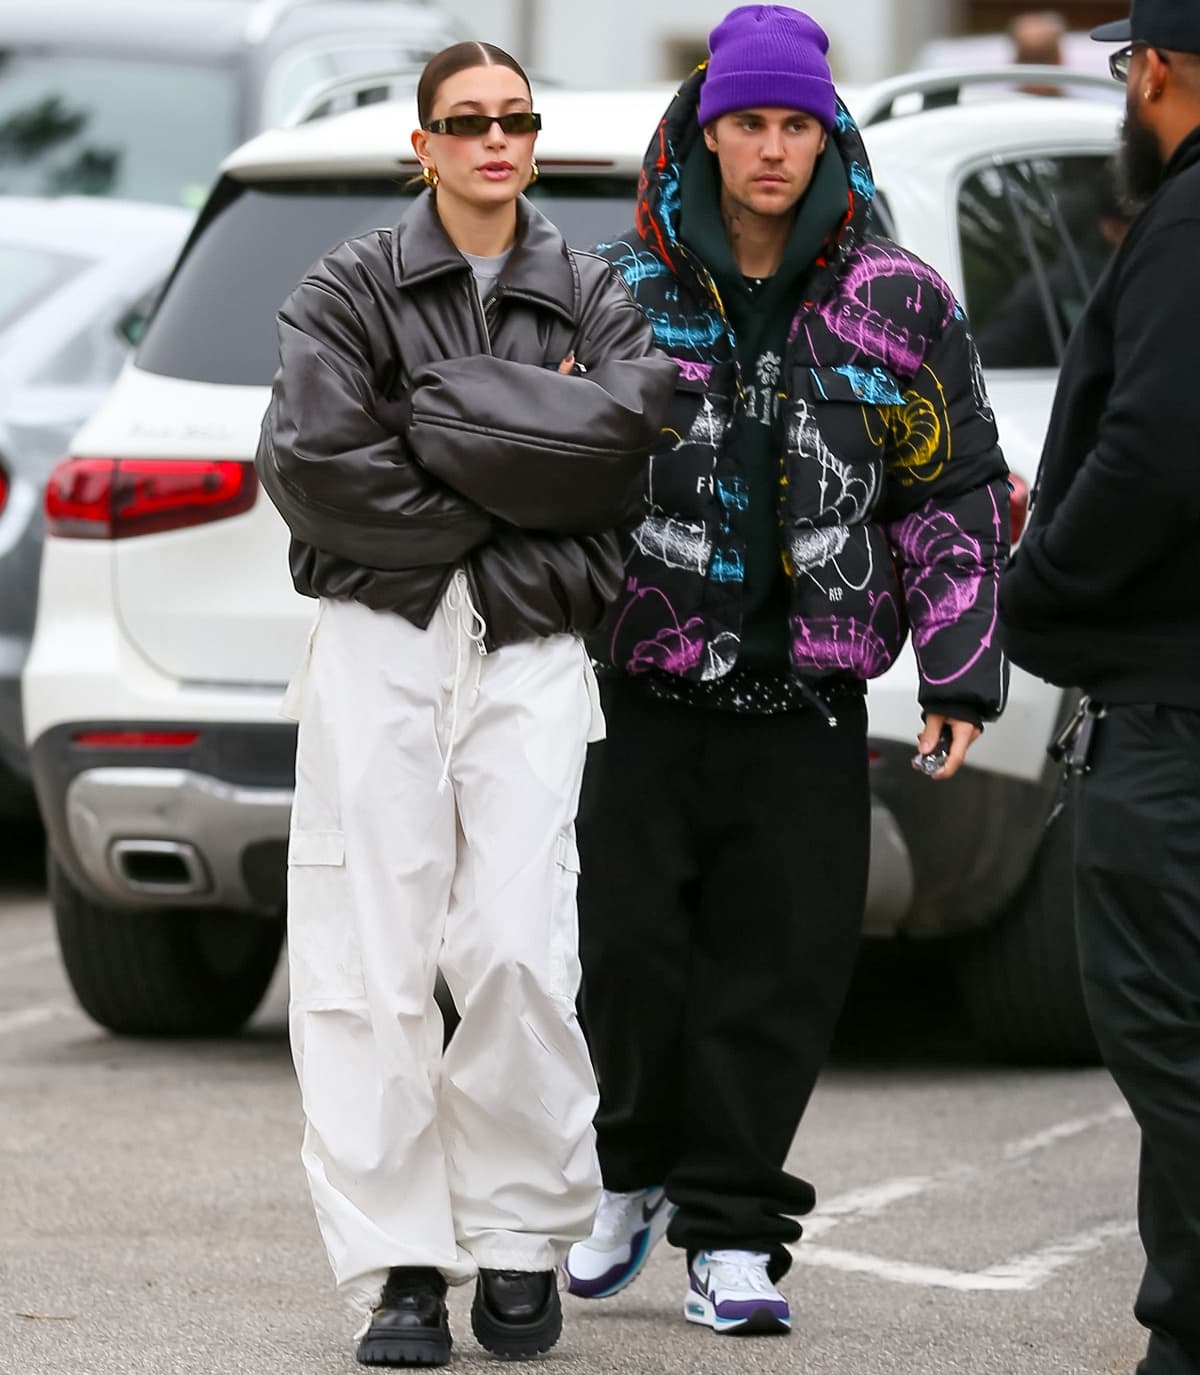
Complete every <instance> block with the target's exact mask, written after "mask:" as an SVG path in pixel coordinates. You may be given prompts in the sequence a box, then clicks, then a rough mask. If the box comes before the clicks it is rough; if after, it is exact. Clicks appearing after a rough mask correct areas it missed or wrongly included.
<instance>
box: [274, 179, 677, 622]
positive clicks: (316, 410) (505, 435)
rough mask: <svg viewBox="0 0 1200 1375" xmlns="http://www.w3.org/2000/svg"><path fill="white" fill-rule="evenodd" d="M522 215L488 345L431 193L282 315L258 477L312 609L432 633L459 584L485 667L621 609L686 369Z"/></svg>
mask: <svg viewBox="0 0 1200 1375" xmlns="http://www.w3.org/2000/svg"><path fill="white" fill-rule="evenodd" d="M517 215H518V218H517V238H516V243H515V246H514V248H513V252H512V255H511V257H510V258H509V260H508V262H507V264H506V266H505V270H504V273H503V275H502V277H501V279H500V282H499V283H498V285H497V291H496V294H497V304H496V309H495V311H494V319H493V322H492V325H491V328H490V329H489V326H488V323H487V321H486V320H485V316H484V312H483V310H482V308H481V306H480V303H479V300H478V293H477V291H476V287H475V282H474V278H473V276H472V273H471V269H470V267H469V266H468V264H467V262H466V260H465V259H464V258H463V257H462V255H461V254H460V253H459V252H458V250H457V249H456V248H455V247H454V246H453V244H452V243H451V242H450V240H449V238H448V237H447V236H446V233H445V231H444V230H443V228H442V226H441V222H440V221H439V219H438V217H437V214H436V212H435V210H434V205H433V196H432V194H431V193H428V192H427V193H424V194H422V195H421V196H420V197H419V198H418V199H417V200H416V201H415V202H414V204H413V205H412V207H411V208H410V209H409V210H408V211H407V212H406V213H405V215H404V217H403V218H402V219H401V221H400V223H399V225H398V226H397V227H396V229H395V230H376V231H373V232H371V233H369V234H365V235H363V236H361V237H359V238H356V239H351V240H348V241H347V242H345V243H343V244H341V245H339V246H338V247H337V248H335V249H334V250H333V251H332V252H330V253H329V254H327V255H326V256H325V257H324V258H323V259H322V260H321V261H320V262H319V263H318V264H317V265H316V266H315V267H314V268H313V269H312V270H311V271H310V272H309V273H308V275H307V276H306V277H305V278H304V280H303V281H302V282H301V283H300V285H299V286H298V287H297V288H296V289H295V291H293V293H292V294H291V296H290V297H289V298H288V300H287V301H286V302H285V303H284V306H283V309H282V310H281V311H280V314H279V354H280V367H279V370H278V372H277V373H276V375H275V382H274V387H273V391H272V395H271V403H270V405H269V406H268V408H267V412H266V415H265V416H264V418H263V425H262V435H261V439H260V442H259V448H258V460H257V468H258V474H259V478H260V480H261V481H262V484H263V486H264V488H265V489H266V491H267V493H268V495H269V496H270V498H271V500H272V501H273V502H274V503H275V505H276V506H277V507H278V509H279V511H280V512H281V514H282V515H283V518H284V520H285V521H286V522H287V524H288V527H289V528H290V530H291V532H292V547H291V569H292V578H293V581H294V582H295V585H296V588H297V590H298V591H300V592H302V593H304V594H305V595H307V596H313V597H335V598H352V599H354V600H356V601H359V602H362V603H363V604H365V605H366V606H369V607H371V608H373V609H375V610H379V611H394V612H397V613H399V614H400V615H402V616H404V617H405V618H406V619H407V620H409V621H412V622H413V623H414V624H415V625H418V626H421V627H424V626H426V625H428V624H429V621H430V618H431V617H432V615H433V613H434V610H435V609H436V607H437V605H438V602H439V600H440V598H441V596H442V593H443V591H444V589H445V587H446V584H447V583H448V582H449V580H450V578H451V576H452V574H453V572H454V570H455V569H456V568H458V567H462V568H464V569H465V570H466V573H467V577H468V579H469V580H470V585H471V591H472V596H473V600H474V602H475V605H476V607H477V608H478V610H479V612H480V613H481V615H482V616H483V618H484V620H485V621H486V623H487V635H486V639H485V643H486V645H487V646H488V648H494V647H496V646H499V645H503V644H509V643H513V642H515V641H520V640H527V639H532V638H535V637H538V636H543V635H552V634H555V633H557V632H560V631H571V632H574V633H577V634H584V633H586V632H588V631H590V630H592V629H594V627H595V626H596V625H597V624H598V623H599V621H600V619H601V617H602V616H603V614H604V611H605V609H606V607H607V605H608V603H609V602H610V601H611V600H612V599H613V597H614V596H615V595H616V593H617V592H618V590H619V588H620V585H621V578H622V562H621V552H620V548H619V544H618V539H617V534H616V532H617V530H618V529H620V528H622V527H628V526H630V525H633V524H636V523H637V521H638V520H639V519H640V516H641V501H642V491H643V488H644V485H645V468H646V456H647V454H648V453H649V451H650V449H651V448H652V447H653V446H654V445H655V444H656V443H657V442H658V440H659V431H660V427H661V424H662V418H663V416H664V414H665V411H666V407H667V403H668V401H669V399H670V397H671V395H672V388H673V385H674V381H675V374H676V367H675V364H674V363H672V362H670V361H669V360H668V359H666V358H665V357H664V356H663V355H662V354H660V353H658V352H656V350H655V349H654V346H653V342H652V336H651V331H650V326H649V324H648V323H647V321H646V318H645V317H644V316H643V315H642V313H641V311H639V310H638V308H637V306H636V305H635V304H634V302H633V298H632V297H631V295H630V293H629V290H628V288H627V287H626V286H625V284H624V282H623V281H622V280H621V278H620V277H619V276H618V275H617V274H616V273H615V272H614V271H613V269H612V268H611V267H610V266H609V264H608V263H607V262H605V261H604V260H603V259H600V258H597V257H594V256H592V255H590V254H581V253H577V252H574V251H573V250H570V249H568V248H567V246H566V245H565V244H564V242H563V240H562V236H561V235H560V234H559V232H558V230H557V229H556V228H555V227H554V226H553V225H552V224H551V223H550V221H549V220H547V219H546V218H545V216H543V215H542V214H540V213H539V212H538V211H537V210H536V209H534V208H533V206H532V205H530V204H529V203H528V202H527V201H526V200H524V199H523V198H522V199H521V200H520V201H519V202H518V204H517ZM571 351H574V353H575V356H576V359H577V371H576V373H575V374H572V375H569V376H565V375H563V374H560V373H558V372H557V371H556V369H557V365H558V363H559V362H560V360H561V359H562V358H563V357H564V356H565V355H566V354H567V353H568V352H571Z"/></svg>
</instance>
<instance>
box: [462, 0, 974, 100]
mask: <svg viewBox="0 0 1200 1375" xmlns="http://www.w3.org/2000/svg"><path fill="white" fill-rule="evenodd" d="M440 6H441V8H444V9H446V10H447V11H449V13H451V14H452V15H454V17H455V18H456V19H458V20H459V21H460V23H461V24H463V25H464V26H465V27H466V28H467V30H468V31H469V32H470V34H471V36H472V37H474V38H480V39H483V40H485V41H488V42H492V43H496V44H498V45H499V46H500V47H502V48H505V49H507V50H508V51H510V52H512V53H513V55H514V56H515V57H517V58H518V59H519V60H520V61H521V62H523V63H524V64H525V65H526V66H527V67H529V68H530V70H531V71H536V72H541V73H543V74H544V75H546V76H548V77H553V78H555V79H557V80H560V81H565V82H568V83H569V84H571V85H577V86H616V85H620V86H629V85H639V84H641V83H644V82H653V81H661V80H664V79H669V78H672V77H675V76H677V75H680V74H681V73H680V72H679V71H678V70H672V67H671V58H672V54H673V53H674V52H675V45H676V44H680V43H682V44H684V45H687V46H694V48H695V49H696V50H697V51H700V52H703V50H704V47H705V39H706V37H707V35H708V32H709V30H710V29H712V28H713V26H714V25H715V24H717V23H718V21H719V20H720V19H721V18H722V17H723V16H724V15H725V14H726V13H727V12H728V11H729V10H730V9H732V8H734V5H733V3H732V0H440ZM793 8H796V9H804V10H806V11H807V12H808V13H809V14H811V15H812V16H813V18H814V19H816V20H817V21H818V22H819V23H820V24H821V25H822V26H823V27H824V28H825V30H826V32H827V33H828V34H829V37H830V51H829V57H830V64H831V66H832V67H833V73H834V79H835V80H836V81H839V82H842V83H844V84H851V83H854V84H857V83H861V82H864V81H873V80H876V79H878V78H879V77H883V76H890V75H892V74H893V73H895V72H899V71H904V70H905V68H906V67H908V66H909V65H910V64H911V62H912V60H913V58H914V56H915V55H916V53H917V50H918V49H919V48H920V47H921V45H922V44H923V43H925V42H926V41H927V40H929V39H930V38H935V37H937V36H939V35H940V34H943V33H945V32H946V28H947V19H948V15H949V13H950V12H951V10H952V8H953V0H806V3H805V4H804V5H802V6H801V5H796V6H793Z"/></svg>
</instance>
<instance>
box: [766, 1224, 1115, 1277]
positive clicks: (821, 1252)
mask: <svg viewBox="0 0 1200 1375" xmlns="http://www.w3.org/2000/svg"><path fill="white" fill-rule="evenodd" d="M1136 1232H1137V1227H1136V1225H1135V1224H1134V1223H1133V1222H1106V1223H1104V1224H1103V1225H1102V1226H1100V1227H1096V1228H1094V1229H1093V1230H1092V1231H1090V1232H1081V1233H1079V1235H1078V1236H1074V1237H1071V1238H1069V1239H1068V1240H1067V1241H1060V1242H1055V1243H1053V1244H1052V1245H1050V1246H1046V1247H1043V1248H1042V1249H1041V1250H1040V1251H1031V1252H1030V1253H1029V1254H1028V1255H1024V1256H1017V1257H1016V1258H1015V1259H1014V1260H1010V1261H1005V1262H1004V1263H1003V1264H1000V1265H992V1266H989V1267H988V1268H987V1269H986V1270H978V1271H975V1272H974V1273H972V1272H970V1271H960V1270H943V1269H941V1268H940V1267H939V1266H934V1265H915V1264H913V1263H911V1262H910V1261H905V1260H890V1259H888V1258H887V1257H885V1256H868V1255H863V1254H862V1253H861V1252H858V1251H841V1250H837V1249H835V1248H834V1247H832V1246H804V1245H800V1246H796V1247H793V1248H792V1254H793V1255H794V1256H795V1258H796V1260H797V1261H799V1262H800V1263H801V1264H803V1265H815V1266H819V1267H822V1268H824V1269H827V1270H841V1271H842V1272H844V1273H847V1274H856V1275H871V1276H872V1277H873V1278H875V1279H881V1280H887V1281H888V1282H889V1283H892V1284H911V1285H916V1286H918V1287H920V1288H923V1289H957V1290H959V1291H960V1292H969V1291H991V1292H992V1293H1024V1292H1028V1291H1029V1290H1031V1289H1038V1288H1040V1287H1041V1286H1042V1285H1043V1284H1045V1282H1046V1281H1047V1280H1048V1279H1049V1278H1050V1276H1051V1275H1053V1274H1054V1273H1055V1271H1057V1270H1061V1269H1062V1268H1063V1267H1064V1266H1065V1265H1070V1264H1071V1263H1072V1262H1073V1261H1076V1260H1078V1259H1079V1258H1080V1256H1085V1255H1089V1254H1090V1253H1091V1252H1093V1251H1098V1250H1100V1248H1101V1247H1103V1246H1106V1245H1107V1244H1108V1243H1109V1242H1110V1241H1113V1240H1116V1239H1117V1238H1122V1239H1124V1238H1126V1237H1132V1236H1134V1235H1135V1234H1136Z"/></svg>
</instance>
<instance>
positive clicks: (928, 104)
mask: <svg viewBox="0 0 1200 1375" xmlns="http://www.w3.org/2000/svg"><path fill="white" fill-rule="evenodd" d="M997 85H1002V86H1008V87H1014V88H1016V90H1015V91H1014V94H1021V93H1022V92H1021V91H1020V88H1021V87H1023V86H1039V87H1054V88H1056V89H1058V90H1060V91H1067V90H1072V89H1075V88H1078V89H1080V90H1083V91H1095V92H1100V91H1104V92H1105V93H1106V94H1108V95H1111V96H1113V97H1114V98H1116V97H1118V96H1120V94H1121V91H1122V87H1121V85H1120V83H1119V82H1116V81H1114V80H1113V79H1112V77H1111V76H1102V75H1100V74H1099V73H1098V72H1084V71H1078V70H1075V69H1073V68H1070V67H1058V66H1039V65H1035V64H1030V63H1017V62H1010V63H1008V64H1007V65H1006V66H1003V67H975V68H972V69H970V70H966V71H952V70H951V71H947V70H945V69H943V68H936V67H935V68H930V69H929V70H927V71H917V72H905V73H904V74H903V75H901V76H894V77H888V78H887V79H885V80H883V81H879V82H875V83H874V84H873V85H871V86H868V87H867V88H866V89H865V90H864V92H863V95H862V98H861V99H860V101H859V103H858V106H857V108H856V109H855V110H854V112H853V113H854V117H855V119H856V120H857V122H858V123H859V125H867V124H881V123H883V121H884V120H888V119H895V118H898V117H900V116H903V115H906V114H916V113H918V112H920V111H922V110H932V109H937V108H938V107H940V106H944V105H956V104H958V102H959V99H960V97H961V95H962V93H963V91H965V90H967V89H968V88H969V87H972V86H997ZM898 105H899V106H900V108H897V106H898Z"/></svg>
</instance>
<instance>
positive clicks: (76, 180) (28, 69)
mask: <svg viewBox="0 0 1200 1375" xmlns="http://www.w3.org/2000/svg"><path fill="white" fill-rule="evenodd" d="M237 115H238V88H237V77H236V74H235V72H234V71H233V70H232V68H228V67H219V66H203V65H200V64H199V63H194V62H179V61H167V60H164V59H155V58H129V57H116V56H113V57H108V56H99V55H95V54H83V53H75V52H72V51H70V49H69V48H67V47H60V48H54V49H40V48H39V49H37V50H24V49H18V48H0V195H8V196H16V195H22V196H65V195H79V196H120V197H123V198H124V199H127V200H140V201H157V202H159V203H161V204H164V205H185V206H188V207H189V208H196V207H197V206H199V205H200V203H201V202H202V201H203V199H204V196H205V195H206V193H207V191H208V188H209V186H211V185H212V179H213V176H214V174H215V172H216V169H217V164H218V163H219V162H220V161H221V159H222V158H223V157H224V156H225V154H226V153H228V152H229V150H230V149H231V148H232V147H233V146H234V145H235V144H236V143H237V141H238V120H237Z"/></svg>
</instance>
